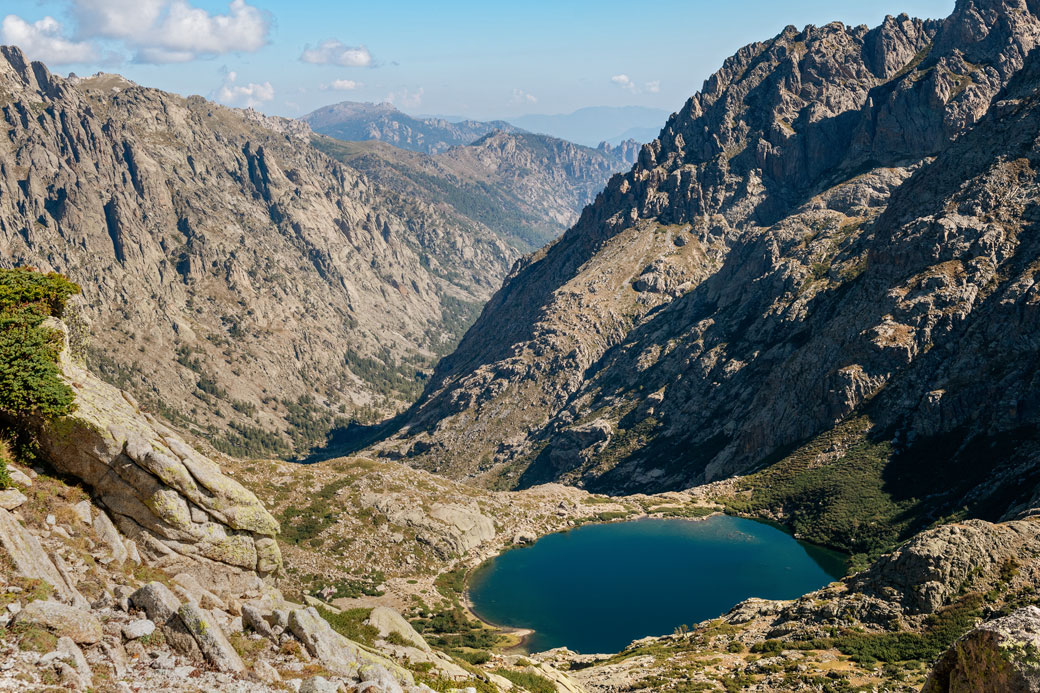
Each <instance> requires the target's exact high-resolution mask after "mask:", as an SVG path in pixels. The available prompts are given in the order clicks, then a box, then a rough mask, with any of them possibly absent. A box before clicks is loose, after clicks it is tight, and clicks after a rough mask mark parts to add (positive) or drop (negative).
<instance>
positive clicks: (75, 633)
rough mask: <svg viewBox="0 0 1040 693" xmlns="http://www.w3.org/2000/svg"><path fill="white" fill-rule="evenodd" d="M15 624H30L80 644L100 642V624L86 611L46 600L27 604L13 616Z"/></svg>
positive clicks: (101, 633)
mask: <svg viewBox="0 0 1040 693" xmlns="http://www.w3.org/2000/svg"><path fill="white" fill-rule="evenodd" d="M14 620H15V623H30V624H33V625H37V626H40V627H42V628H46V629H47V630H49V631H51V632H52V633H54V634H55V635H58V636H59V637H60V636H66V637H69V638H72V640H73V641H75V642H77V643H80V644H87V645H93V644H94V643H96V642H100V641H101V636H102V635H103V632H102V629H101V622H100V621H99V620H98V619H97V617H96V616H94V614H92V613H91V612H89V611H87V610H86V609H80V608H78V607H75V606H69V605H67V604H61V603H60V602H52V601H46V600H42V599H41V600H37V601H34V602H29V603H28V604H26V605H25V607H24V608H23V609H22V610H21V611H19V612H18V615H17V616H15V619H14Z"/></svg>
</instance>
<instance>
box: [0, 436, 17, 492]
mask: <svg viewBox="0 0 1040 693" xmlns="http://www.w3.org/2000/svg"><path fill="white" fill-rule="evenodd" d="M13 461H14V457H13V456H12V455H11V446H10V445H9V444H8V442H7V441H6V440H4V439H3V438H0V491H2V490H4V489H5V488H11V474H10V472H8V471H7V465H8V463H10V462H13Z"/></svg>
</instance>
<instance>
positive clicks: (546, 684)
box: [495, 669, 556, 693]
mask: <svg viewBox="0 0 1040 693" xmlns="http://www.w3.org/2000/svg"><path fill="white" fill-rule="evenodd" d="M495 673H496V674H498V675H499V676H501V677H502V678H505V679H509V680H510V681H511V682H512V683H513V685H514V686H519V687H521V688H525V689H527V690H528V691H530V692H531V693H556V684H554V683H553V682H552V681H550V680H549V679H547V678H545V677H544V676H539V675H538V674H532V673H529V672H526V671H512V670H511V669H496V670H495Z"/></svg>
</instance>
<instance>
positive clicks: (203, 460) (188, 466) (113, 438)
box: [37, 321, 281, 584]
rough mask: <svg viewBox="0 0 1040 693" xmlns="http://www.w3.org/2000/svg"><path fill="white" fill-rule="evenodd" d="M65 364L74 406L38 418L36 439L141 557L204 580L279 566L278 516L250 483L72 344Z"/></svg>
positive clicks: (58, 326)
mask: <svg viewBox="0 0 1040 693" xmlns="http://www.w3.org/2000/svg"><path fill="white" fill-rule="evenodd" d="M53 322H54V323H55V324H54V325H52V327H54V328H55V329H58V330H61V331H65V327H64V325H63V324H61V323H60V322H58V321H53ZM61 367H62V371H63V373H64V376H65V378H66V379H67V380H68V382H69V383H70V384H71V386H72V388H73V391H74V392H75V393H76V410H75V412H74V413H73V414H71V415H70V416H67V417H64V418H62V419H60V420H57V421H53V422H46V423H39V424H38V425H37V428H38V439H39V443H40V449H41V451H42V452H43V454H44V455H45V457H46V458H47V459H48V461H49V462H50V463H51V464H52V465H53V466H54V467H55V468H56V469H58V470H59V471H61V472H62V473H65V474H68V475H70V476H74V477H76V478H78V479H80V480H82V481H83V482H84V483H85V484H86V485H87V486H88V487H89V488H90V490H91V492H92V494H93V495H94V497H95V498H96V500H97V501H99V503H100V504H101V505H103V506H104V507H105V508H107V510H108V511H109V513H110V514H111V515H112V517H113V519H114V521H115V524H116V526H117V527H118V528H119V530H120V531H121V532H122V533H123V534H124V535H126V536H128V537H130V538H131V539H133V540H134V541H135V543H136V544H137V546H138V547H139V549H140V551H141V553H142V554H143V555H144V557H145V559H147V560H149V561H151V562H153V563H157V564H158V565H160V566H161V567H163V568H164V569H166V570H167V571H168V572H177V571H183V572H187V573H195V574H197V575H198V576H199V577H200V579H203V580H205V581H213V580H214V579H217V578H219V577H223V578H224V579H227V577H229V576H230V577H234V576H237V575H243V574H246V573H252V572H253V571H255V572H257V573H260V574H261V575H263V574H267V573H271V572H274V571H277V570H278V569H279V568H280V567H281V554H280V552H279V550H278V545H277V544H276V542H275V539H274V537H275V535H276V534H277V533H278V530H279V527H278V522H277V521H276V520H275V519H274V517H272V516H271V514H270V513H269V512H267V510H266V509H264V507H263V505H262V504H261V503H260V501H259V500H258V499H257V498H256V496H254V495H253V494H252V492H250V491H248V490H247V489H246V488H244V487H243V486H242V485H241V484H239V483H238V482H237V481H235V480H233V479H231V478H230V477H228V476H227V475H226V474H224V473H223V472H221V470H220V467H219V466H218V465H217V464H216V463H215V462H213V461H212V460H211V459H209V458H208V457H206V456H205V455H203V454H201V453H199V452H198V451H197V450H195V449H193V448H192V447H191V446H190V445H188V444H187V443H185V442H184V440H182V439H181V438H180V437H179V436H178V435H177V434H176V433H174V432H173V431H172V430H171V429H170V428H168V427H167V426H165V425H163V424H162V423H160V422H159V421H158V420H156V419H155V418H154V417H153V416H151V415H150V414H148V413H146V412H144V411H142V410H141V408H140V406H138V404H137V402H135V401H134V399H133V398H132V397H131V396H130V395H129V394H127V393H125V392H122V391H120V390H118V389H116V388H115V387H112V386H111V385H108V384H107V383H104V382H102V381H101V380H99V379H98V378H96V377H95V376H94V375H92V374H91V373H90V372H89V371H87V370H86V369H85V368H84V367H82V366H81V365H80V364H78V363H76V362H75V361H74V360H73V358H72V357H71V355H70V351H69V349H68V348H67V347H66V348H65V349H64V351H63V352H62V354H61ZM209 584H213V583H212V582H210V583H209Z"/></svg>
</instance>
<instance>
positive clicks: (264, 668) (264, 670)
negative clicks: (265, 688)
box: [253, 659, 282, 683]
mask: <svg viewBox="0 0 1040 693" xmlns="http://www.w3.org/2000/svg"><path fill="white" fill-rule="evenodd" d="M253 674H254V675H255V676H256V677H257V678H258V679H260V680H261V681H264V682H265V683H278V682H279V681H281V680H282V675H281V674H279V673H278V670H277V669H275V668H274V667H273V666H271V664H270V663H269V662H268V661H267V660H264V659H259V660H257V662H256V664H254V665H253Z"/></svg>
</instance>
